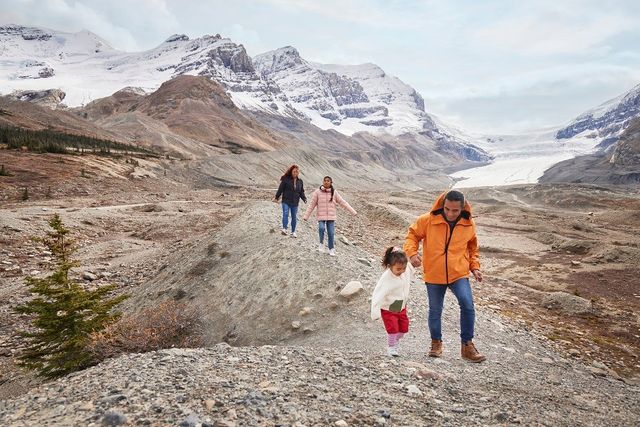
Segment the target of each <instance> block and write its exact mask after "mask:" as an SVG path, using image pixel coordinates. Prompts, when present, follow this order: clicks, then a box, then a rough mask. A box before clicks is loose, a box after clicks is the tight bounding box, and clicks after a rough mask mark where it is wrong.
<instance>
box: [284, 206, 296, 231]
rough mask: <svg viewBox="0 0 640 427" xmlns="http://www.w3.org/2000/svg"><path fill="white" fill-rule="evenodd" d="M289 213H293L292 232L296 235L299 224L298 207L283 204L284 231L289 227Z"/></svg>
mask: <svg viewBox="0 0 640 427" xmlns="http://www.w3.org/2000/svg"><path fill="white" fill-rule="evenodd" d="M289 212H291V232H292V233H294V232H295V231H296V225H297V224H298V218H297V217H298V207H297V206H290V205H288V204H287V203H282V228H283V229H284V230H286V229H287V226H288V225H289Z"/></svg>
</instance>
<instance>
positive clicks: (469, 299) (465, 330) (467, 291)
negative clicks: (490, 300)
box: [425, 278, 476, 342]
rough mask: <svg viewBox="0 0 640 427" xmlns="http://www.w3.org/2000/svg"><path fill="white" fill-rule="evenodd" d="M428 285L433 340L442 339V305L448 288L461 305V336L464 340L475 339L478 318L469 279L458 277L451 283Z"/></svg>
mask: <svg viewBox="0 0 640 427" xmlns="http://www.w3.org/2000/svg"><path fill="white" fill-rule="evenodd" d="M425 285H426V286H427V296H428V297H429V332H430V333H431V339H432V340H441V339H442V307H443V306H444V295H445V293H446V292H447V289H450V290H451V292H453V295H455V296H456V298H457V299H458V305H459V306H460V338H461V339H462V342H467V341H471V340H472V339H473V328H474V323H475V320H476V310H475V308H474V305H473V295H472V294H471V285H470V284H469V279H467V278H464V279H458V280H456V281H455V282H453V283H451V284H450V285H432V284H429V283H425Z"/></svg>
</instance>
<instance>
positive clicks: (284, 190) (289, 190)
mask: <svg viewBox="0 0 640 427" xmlns="http://www.w3.org/2000/svg"><path fill="white" fill-rule="evenodd" d="M299 174H300V168H299V167H298V165H291V166H289V169H287V171H286V172H285V173H284V175H282V177H280V186H279V187H278V192H277V193H276V195H275V197H274V198H273V201H274V202H277V201H278V199H279V198H280V196H282V234H284V235H285V236H286V235H287V234H288V232H287V226H288V224H289V212H291V237H298V235H297V234H296V224H297V223H298V218H297V215H298V203H300V199H302V201H303V202H305V203H307V197H306V196H305V195H304V184H303V182H302V180H301V179H300V178H298V175H299Z"/></svg>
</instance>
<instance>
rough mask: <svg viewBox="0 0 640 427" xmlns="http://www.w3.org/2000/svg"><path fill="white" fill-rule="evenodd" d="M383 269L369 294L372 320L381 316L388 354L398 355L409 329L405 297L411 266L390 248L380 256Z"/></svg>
mask: <svg viewBox="0 0 640 427" xmlns="http://www.w3.org/2000/svg"><path fill="white" fill-rule="evenodd" d="M382 266H383V267H384V268H385V270H384V272H383V273H382V275H381V276H380V279H379V280H378V283H377V284H376V287H375V289H374V290H373V295H372V296H371V319H373V320H377V319H379V318H380V317H382V321H383V323H384V327H385V329H386V331H387V344H388V349H387V354H388V355H389V356H398V355H399V354H398V343H399V341H400V339H401V338H402V337H403V336H404V334H406V333H407V332H409V318H408V317H407V300H408V299H409V288H410V287H411V281H412V280H413V279H414V277H415V276H414V268H413V266H412V265H411V263H410V262H409V260H408V258H407V255H406V254H405V253H404V252H403V251H402V249H400V248H396V247H393V246H392V247H389V248H387V250H386V251H385V253H384V257H383V258H382Z"/></svg>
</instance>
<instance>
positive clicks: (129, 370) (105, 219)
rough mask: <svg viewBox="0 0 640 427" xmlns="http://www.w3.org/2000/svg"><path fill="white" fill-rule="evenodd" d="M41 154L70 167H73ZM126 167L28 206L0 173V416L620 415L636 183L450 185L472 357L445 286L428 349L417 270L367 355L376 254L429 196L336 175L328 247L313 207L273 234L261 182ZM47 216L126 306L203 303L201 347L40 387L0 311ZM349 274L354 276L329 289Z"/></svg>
mask: <svg viewBox="0 0 640 427" xmlns="http://www.w3.org/2000/svg"><path fill="white" fill-rule="evenodd" d="M64 160H66V159H64ZM52 167H56V166H55V165H54V166H52ZM58 167H60V168H61V169H60V170H65V171H67V172H68V173H71V174H72V176H73V177H76V175H80V171H81V169H82V166H81V165H80V164H78V165H76V166H75V169H74V166H72V165H70V164H66V165H63V166H58ZM136 167H137V168H138V173H137V174H136V175H135V176H133V175H132V173H134V172H135V167H133V166H131V168H130V169H129V165H128V164H127V166H126V167H124V166H123V168H122V172H121V178H118V179H117V180H116V179H109V177H108V174H107V172H106V171H108V170H110V168H108V167H105V168H104V173H96V174H95V175H92V176H90V177H89V178H86V177H83V180H80V181H79V182H80V183H81V184H82V187H79V186H78V185H75V186H74V185H72V184H70V183H69V181H68V180H66V181H64V180H62V181H60V182H64V183H65V184H64V185H62V186H61V187H60V188H62V189H61V190H54V192H55V194H54V195H53V196H51V195H49V196H50V197H47V194H46V193H47V191H46V187H42V188H41V190H42V191H40V190H38V195H37V196H34V197H32V199H30V200H26V201H19V200H17V199H18V197H16V196H17V193H16V194H14V193H15V191H16V188H17V187H15V186H11V187H10V186H8V185H5V186H3V187H0V192H2V193H0V200H5V201H4V202H3V205H2V207H0V229H1V230H2V234H1V235H0V243H1V244H2V246H1V248H0V280H1V284H0V331H1V338H0V339H1V341H0V366H1V367H2V368H1V369H0V372H1V374H0V399H3V400H2V401H0V420H1V421H2V424H3V425H33V424H45V425H90V424H92V423H93V424H96V425H98V424H105V425H119V424H122V423H124V422H125V419H126V423H128V424H132V425H133V424H143V425H144V424H146V425H175V424H181V423H182V425H200V424H203V425H204V424H210V425H216V423H217V425H296V423H297V425H320V424H334V423H336V425H375V424H378V425H384V424H388V425H421V424H426V423H430V422H435V423H437V424H443V425H449V424H451V425H453V424H472V423H473V424H489V425H491V424H497V425H501V424H516V423H522V424H535V425H584V424H590V425H636V424H637V420H638V419H639V418H640V413H639V410H638V407H639V405H638V403H640V402H638V400H639V398H638V383H639V380H638V378H639V376H640V361H639V360H638V351H639V350H640V338H639V337H640V330H639V325H640V322H639V319H638V314H637V313H638V312H640V310H639V305H640V285H638V284H637V283H636V282H634V278H635V277H637V273H638V268H637V267H636V266H637V265H639V263H640V237H638V236H637V233H634V232H633V230H637V229H639V228H640V216H638V212H640V195H638V194H637V193H629V192H628V191H626V192H623V191H618V190H615V189H611V188H603V187H593V186H591V187H589V186H577V185H576V186H566V185H565V186H563V185H553V186H551V185H539V186H520V187H512V188H499V189H488V188H487V189H472V190H468V191H467V194H468V197H469V199H470V200H471V202H472V203H473V206H474V209H475V214H476V222H477V224H478V233H479V239H480V244H481V253H482V261H483V270H484V272H485V277H486V279H485V282H484V283H483V284H474V292H475V295H476V304H477V310H478V322H477V331H476V335H477V338H476V342H477V345H478V347H479V349H480V350H481V351H483V352H485V353H486V354H487V356H488V361H487V362H486V363H483V364H481V365H470V364H466V363H463V362H462V361H461V360H460V358H459V347H458V344H457V340H456V335H457V334H458V326H457V312H456V306H455V303H454V302H453V300H452V299H451V298H450V297H449V298H448V303H447V308H446V311H445V319H444V330H445V334H446V335H445V346H446V349H445V357H444V358H443V359H440V360H434V359H428V358H426V357H425V355H424V354H425V350H426V346H427V344H426V343H427V336H428V331H427V328H426V306H427V304H426V297H425V295H424V290H423V287H422V286H421V285H420V284H419V283H416V286H415V289H414V291H413V294H412V295H413V300H412V303H411V307H410V317H411V319H412V330H411V333H410V334H409V335H408V337H407V338H406V339H405V342H404V343H403V349H402V353H403V355H402V357H401V358H399V359H389V358H387V357H386V356H384V333H383V328H382V325H381V324H379V323H377V322H371V321H370V320H368V295H369V293H370V291H371V290H372V288H373V286H374V285H375V280H376V279H377V277H378V275H379V274H380V268H379V266H378V265H377V262H378V258H379V256H380V254H381V253H382V251H383V250H384V248H385V247H386V246H388V245H391V244H401V243H402V241H403V237H404V233H405V232H406V228H407V226H408V225H409V224H410V223H411V221H413V219H415V217H416V216H417V215H418V214H420V213H423V212H425V211H426V210H427V209H429V207H430V205H431V203H432V200H433V199H434V198H435V197H436V196H437V194H438V191H435V190H433V191H396V190H389V191H379V192H374V193H372V192H358V191H356V190H355V189H354V188H350V187H348V186H347V188H345V189H344V193H343V194H344V196H345V198H346V199H347V200H349V202H350V203H351V204H352V205H353V206H354V208H356V210H358V213H359V214H358V216H356V217H352V216H350V215H348V214H346V213H345V212H344V211H343V212H341V213H340V216H339V218H338V221H337V225H338V226H337V233H338V241H337V252H338V256H337V257H336V258H332V257H329V256H328V255H327V254H326V253H325V254H320V253H318V252H317V251H315V246H316V240H317V235H316V230H315V224H314V222H313V221H309V222H307V223H305V222H303V221H301V220H300V227H299V238H298V239H293V238H291V237H288V236H286V237H285V236H282V235H280V234H279V233H278V221H279V207H278V206H277V205H275V204H273V203H271V202H269V201H268V200H269V199H270V197H271V190H269V189H267V188H265V187H268V185H266V184H268V183H265V185H264V186H259V185H255V186H229V185H223V186H221V183H220V182H218V181H215V180H211V181H209V185H207V181H206V180H205V179H203V178H202V177H201V176H200V177H198V182H199V185H198V188H199V189H197V190H194V189H190V188H192V187H190V186H189V185H187V183H185V182H184V180H183V176H184V175H182V176H180V177H176V175H175V171H172V170H171V169H169V173H168V175H169V176H168V177H166V175H164V173H163V172H162V170H163V169H162V168H158V167H154V166H153V165H148V166H145V164H142V165H138V166H136ZM14 170H15V169H14ZM91 170H102V169H91ZM76 179H77V178H76ZM54 182H55V180H54ZM2 183H3V182H0V184H2ZM38 183H39V184H38V185H41V186H42V185H44V184H42V183H43V181H38ZM339 185H340V183H339V182H337V181H336V186H339ZM314 186H315V183H309V182H308V183H307V187H308V188H313V187H314ZM56 188H58V187H56ZM79 188H80V189H81V190H82V191H78V189H79ZM338 188H340V189H342V187H338ZM9 189H10V191H11V194H8V191H9ZM40 192H42V193H43V194H39V193H40ZM309 192H310V191H309ZM95 194H99V197H96V196H95ZM5 196H6V199H5ZM304 207H305V206H304V205H303V206H302V209H304ZM54 212H57V213H59V214H60V215H61V216H62V219H63V221H65V224H67V225H68V226H69V227H70V228H71V229H72V230H73V233H74V236H75V238H76V239H77V241H78V244H79V249H78V252H77V257H78V259H79V260H80V261H81V263H82V267H81V268H80V269H78V270H77V271H76V272H75V274H76V277H77V279H78V280H80V281H82V282H83V283H85V284H86V286H89V287H91V286H100V285H101V284H106V283H115V284H116V285H118V287H119V289H120V290H121V292H127V293H129V294H131V295H132V298H130V299H129V300H128V301H127V302H126V303H125V305H124V308H125V310H127V311H129V310H134V309H137V308H139V307H143V306H146V305H153V304H156V303H158V302H160V301H162V300H164V299H166V298H176V297H177V296H179V298H180V299H182V300H184V301H188V302H189V304H192V305H193V306H195V307H197V308H198V309H199V310H200V313H202V318H203V322H204V325H205V328H206V331H205V332H206V333H205V338H206V342H207V345H208V346H210V347H208V348H205V349H194V350H167V351H160V352H157V353H149V354H144V355H130V356H124V357H121V358H118V359H116V360H110V361H107V362H104V363H102V364H101V365H98V366H96V367H93V368H90V369H88V370H86V371H84V372H80V373H77V374H74V375H71V376H68V377H66V378H63V379H61V380H58V381H56V382H51V383H46V384H40V381H39V380H37V379H35V378H33V376H31V375H30V374H25V373H22V372H21V371H18V370H17V369H16V368H15V366H14V360H15V359H14V358H15V356H16V355H17V354H18V353H19V351H20V349H21V348H22V347H23V345H24V343H23V342H22V341H21V339H20V338H19V337H18V336H17V331H19V330H20V329H21V328H22V327H24V325H25V322H26V319H23V318H20V317H18V316H17V315H15V314H14V313H13V311H12V310H11V308H12V307H13V306H15V305H16V304H19V303H21V302H23V301H24V300H25V299H26V298H27V297H28V293H27V292H26V289H25V286H24V277H25V276H26V275H36V276H37V275H41V274H46V273H47V271H48V269H49V268H50V267H51V254H47V253H45V252H43V248H42V247H40V246H39V245H38V244H36V243H34V242H32V241H31V240H30V237H31V236H36V235H42V233H43V232H44V230H45V229H46V222H47V220H48V219H49V218H50V217H51V215H52V214H53V213H54ZM299 216H300V217H301V216H302V212H301V213H300V214H299ZM351 281H358V282H360V283H361V284H362V287H363V290H362V291H361V292H360V293H358V294H356V295H355V296H353V297H351V298H344V297H342V296H340V294H339V291H340V290H341V289H342V288H343V287H344V286H345V285H346V284H347V283H348V282H351ZM221 341H225V342H228V343H230V344H231V345H232V346H233V347H229V346H228V345H226V344H224V345H223V344H217V343H220V342H221ZM110 423H111V424H110Z"/></svg>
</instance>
